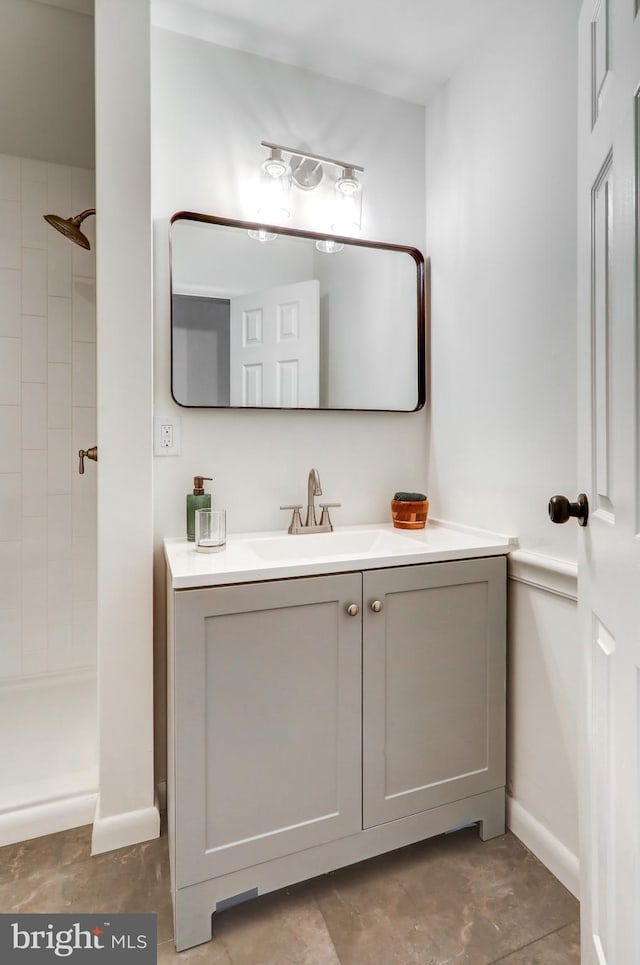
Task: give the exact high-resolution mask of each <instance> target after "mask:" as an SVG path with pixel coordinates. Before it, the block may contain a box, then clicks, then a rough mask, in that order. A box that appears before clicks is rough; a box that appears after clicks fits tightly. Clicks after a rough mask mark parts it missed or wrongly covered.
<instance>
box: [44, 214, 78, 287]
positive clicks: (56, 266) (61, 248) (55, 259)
mask: <svg viewBox="0 0 640 965" xmlns="http://www.w3.org/2000/svg"><path fill="white" fill-rule="evenodd" d="M51 235H52V237H51V238H50V239H49V244H48V248H47V269H48V292H49V294H50V295H59V296H60V297H61V298H71V262H72V258H71V247H72V246H71V244H70V243H69V242H68V241H67V239H66V238H63V237H62V235H58V238H59V239H60V240H59V241H58V240H57V238H56V236H55V235H56V233H55V231H53V229H52V230H51Z"/></svg>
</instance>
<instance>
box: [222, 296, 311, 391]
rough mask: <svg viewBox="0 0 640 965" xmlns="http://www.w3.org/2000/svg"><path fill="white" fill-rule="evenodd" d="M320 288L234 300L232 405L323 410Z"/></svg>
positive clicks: (232, 301)
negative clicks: (320, 396) (319, 404)
mask: <svg viewBox="0 0 640 965" xmlns="http://www.w3.org/2000/svg"><path fill="white" fill-rule="evenodd" d="M319 321H320V283H319V282H318V281H316V280H315V279H312V280H310V281H301V282H296V283H295V284H293V285H280V286H278V287H277V288H266V289H265V290H264V291H259V292H251V293H249V294H248V295H237V296H236V297H234V298H232V299H231V341H230V356H231V379H230V401H231V405H258V406H260V405H263V406H276V407H278V408H281V407H289V408H317V406H318V402H319V384H320V378H319V375H320V373H319Z"/></svg>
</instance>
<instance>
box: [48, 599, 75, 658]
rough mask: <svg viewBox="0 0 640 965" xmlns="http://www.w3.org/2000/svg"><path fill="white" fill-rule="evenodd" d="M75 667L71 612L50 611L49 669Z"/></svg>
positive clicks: (68, 610)
mask: <svg viewBox="0 0 640 965" xmlns="http://www.w3.org/2000/svg"><path fill="white" fill-rule="evenodd" d="M72 667H73V651H72V646H71V612H70V608H69V609H67V610H53V611H49V619H48V623H47V670H50V671H56V670H70V669H71V668H72Z"/></svg>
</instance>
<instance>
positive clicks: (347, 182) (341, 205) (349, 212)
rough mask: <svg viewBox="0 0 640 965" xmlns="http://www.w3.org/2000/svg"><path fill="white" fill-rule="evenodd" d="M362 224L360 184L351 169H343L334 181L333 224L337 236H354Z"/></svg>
mask: <svg viewBox="0 0 640 965" xmlns="http://www.w3.org/2000/svg"><path fill="white" fill-rule="evenodd" d="M361 222H362V184H361V183H360V181H358V178H357V177H356V172H355V171H354V169H353V168H344V169H343V175H342V177H341V178H338V180H337V181H336V191H335V200H334V213H333V223H332V225H331V228H332V230H333V231H335V233H336V234H338V235H356V234H358V233H359V231H360V225H361Z"/></svg>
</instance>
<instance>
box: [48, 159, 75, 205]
mask: <svg viewBox="0 0 640 965" xmlns="http://www.w3.org/2000/svg"><path fill="white" fill-rule="evenodd" d="M47 212H48V213H50V214H59V215H61V216H62V217H63V218H68V217H70V216H71V215H72V214H75V211H74V212H72V211H71V168H70V167H69V166H68V165H67V164H47Z"/></svg>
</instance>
